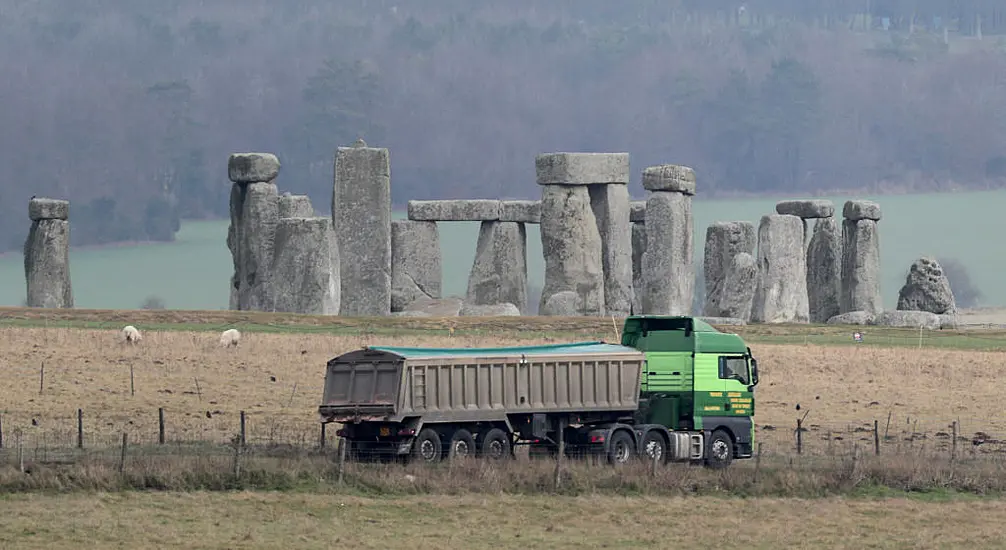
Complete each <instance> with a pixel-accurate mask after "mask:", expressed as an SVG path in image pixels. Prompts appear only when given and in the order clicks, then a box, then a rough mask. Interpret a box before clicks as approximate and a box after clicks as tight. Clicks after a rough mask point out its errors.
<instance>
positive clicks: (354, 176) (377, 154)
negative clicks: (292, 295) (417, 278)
mask: <svg viewBox="0 0 1006 550" xmlns="http://www.w3.org/2000/svg"><path fill="white" fill-rule="evenodd" d="M332 222H333V225H334V227H335V233H336V236H337V239H338V243H339V257H340V263H341V264H342V267H341V282H342V299H341V305H342V309H341V312H340V313H341V315H345V316H368V315H388V314H389V313H390V312H391V164H390V159H389V155H388V150H387V149H383V148H374V147H367V144H366V143H364V142H363V140H357V142H356V143H355V144H354V145H353V146H352V147H339V148H338V150H337V152H336V156H335V182H334V188H333V191H332Z"/></svg>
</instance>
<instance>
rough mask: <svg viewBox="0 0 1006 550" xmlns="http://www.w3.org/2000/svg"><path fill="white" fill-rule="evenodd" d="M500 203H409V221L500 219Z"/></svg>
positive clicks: (451, 201) (481, 200)
mask: <svg viewBox="0 0 1006 550" xmlns="http://www.w3.org/2000/svg"><path fill="white" fill-rule="evenodd" d="M502 209H503V203H502V201H498V200H491V199H475V200H441V201H409V219H410V220H416V221H448V222H480V221H483V220H491V221H496V220H499V219H500V211H501V210H502Z"/></svg>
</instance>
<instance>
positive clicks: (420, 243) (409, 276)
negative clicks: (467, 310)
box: [391, 220, 443, 312]
mask: <svg viewBox="0 0 1006 550" xmlns="http://www.w3.org/2000/svg"><path fill="white" fill-rule="evenodd" d="M441 266H442V263H441V252H440V233H439V231H438V229H437V222H427V221H412V220H395V221H393V222H391V311H395V312H398V311H405V308H406V307H408V305H409V304H411V303H412V302H415V301H416V300H420V299H439V298H440V297H441V296H440V291H441V289H440V286H441V281H442V280H443V273H442V267H441Z"/></svg>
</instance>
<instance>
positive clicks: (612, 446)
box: [608, 430, 636, 464]
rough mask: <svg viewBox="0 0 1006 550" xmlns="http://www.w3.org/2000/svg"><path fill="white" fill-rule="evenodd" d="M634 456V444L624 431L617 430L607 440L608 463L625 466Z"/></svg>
mask: <svg viewBox="0 0 1006 550" xmlns="http://www.w3.org/2000/svg"><path fill="white" fill-rule="evenodd" d="M635 454H636V442H635V441H633V440H632V436H631V435H629V432H626V431H625V430H618V431H616V432H615V433H613V434H611V439H610V440H608V462H610V463H612V464H625V463H626V462H628V461H629V460H630V459H632V457H633V456H635Z"/></svg>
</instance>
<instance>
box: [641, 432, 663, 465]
mask: <svg viewBox="0 0 1006 550" xmlns="http://www.w3.org/2000/svg"><path fill="white" fill-rule="evenodd" d="M642 450H643V458H645V459H646V460H648V461H650V462H652V461H654V460H656V461H657V462H658V463H660V464H663V463H664V462H667V441H665V440H664V436H662V435H660V432H658V431H657V430H650V431H648V432H646V435H645V436H644V437H643V449H642Z"/></svg>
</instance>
